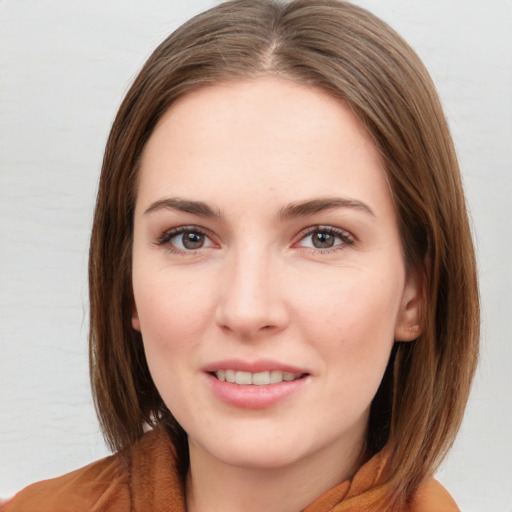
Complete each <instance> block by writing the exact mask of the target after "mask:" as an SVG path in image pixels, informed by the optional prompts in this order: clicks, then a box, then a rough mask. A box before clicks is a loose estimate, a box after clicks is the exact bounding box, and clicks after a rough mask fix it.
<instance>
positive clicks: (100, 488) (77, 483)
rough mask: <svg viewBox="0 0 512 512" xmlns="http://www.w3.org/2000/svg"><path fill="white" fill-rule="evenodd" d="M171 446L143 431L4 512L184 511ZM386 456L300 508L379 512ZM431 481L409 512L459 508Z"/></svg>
mask: <svg viewBox="0 0 512 512" xmlns="http://www.w3.org/2000/svg"><path fill="white" fill-rule="evenodd" d="M175 460H176V457H175V452H174V448H173V446H172V444H171V442H170V441H169V438H168V437H167V434H166V433H165V432H164V431H163V430H159V429H157V430H154V431H152V432H150V433H148V434H146V435H145V436H144V437H143V438H142V439H141V440H140V441H139V442H138V443H136V444H135V445H134V446H133V447H132V449H130V450H128V451H127V452H126V453H122V454H117V455H112V456H110V457H107V458H105V459H102V460H100V461H97V462H94V463H93V464H89V465H88V466H85V467H84V468H81V469H78V470H76V471H73V472H71V473H68V474H66V475H64V476H61V477H59V478H54V479H52V480H44V481H42V482H38V483H35V484H32V485H30V486H28V487H27V488H26V489H24V490H23V491H21V492H20V493H19V494H17V495H16V496H15V497H14V498H13V499H12V500H10V501H8V502H7V503H5V504H4V505H2V506H1V507H0V509H1V511H2V512H70V511H73V512H132V511H137V512H185V499H184V494H183V487H182V484H181V481H180V478H179V476H178V474H177V473H176V470H175ZM383 462H384V456H383V455H382V453H380V454H377V455H376V456H375V457H373V458H372V459H371V460H370V461H368V462H367V463H366V464H365V465H364V466H363V467H362V468H361V469H360V470H359V471H358V472H357V473H356V475H355V476H354V478H353V479H352V480H350V481H346V482H343V483H341V484H339V485H337V486H336V487H334V488H333V489H331V490H330V491H328V492H326V493H325V494H323V495H322V496H320V497H319V498H318V499H317V500H315V501H314V502H313V503H312V504H311V505H310V506H309V507H307V508H306V509H305V511H304V512H378V511H377V510H376V509H375V505H374V504H375V503H376V501H378V500H379V499H380V498H382V497H383V496H385V493H386V489H385V486H382V485H380V484H379V481H380V480H381V479H382V476H383V475H382V470H383V465H384V464H383ZM458 511H459V509H458V508H457V505H456V504H455V502H454V501H453V499H452V498H451V497H450V495H449V494H448V493H447V492H446V491H445V490H444V488H443V487H442V486H441V484H439V483H438V482H436V481H435V480H434V479H430V480H427V481H426V482H425V483H424V484H423V485H422V486H420V488H419V489H418V492H417V493H416V495H415V498H414V500H413V502H412V503H411V504H410V505H409V507H408V508H407V512H458Z"/></svg>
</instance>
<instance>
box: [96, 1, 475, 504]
mask: <svg viewBox="0 0 512 512" xmlns="http://www.w3.org/2000/svg"><path fill="white" fill-rule="evenodd" d="M262 74H271V75H276V76H281V77H283V78H287V79H290V80H293V81H295V82H298V83H302V84H307V85H312V86H316V87H320V88H322V89H324V90H327V91H329V92H330V93H331V94H333V95H335V96H336V97H338V98H340V100H342V101H344V102H345V103H346V104H348V105H349V106H350V107H351V108H352V110H353V112H354V113H355V115H356V116H357V117H358V118H359V119H360V121H361V122H362V123H363V124H364V125H365V126H366V128H367V130H368V132H369V133H370V134H371V136H372V137H373V139H374V143H375V145H376V147H377V148H378V150H379V151H380V153H381V154H382V158H383V161H384V164H385V169H386V172H387V176H388V181H389V184H390V187H391V191H392V194H393V198H394V201H395V204H396V209H397V212H398V217H399V222H400V231H401V236H402V240H403V248H404V254H405V258H406V262H407V265H408V266H409V268H412V267H414V268H416V269H420V270H421V271H422V273H423V275H425V276H426V279H425V291H424V293H425V307H424V311H423V320H422V334H421V336H420V337H419V338H418V339H417V340H416V341H414V342H411V343H401V342H397V343H395V347H394V349H393V353H392V355H391V358H390V361H389V364H388V368H387V370H386V374H385V376H384V379H383V381H382V384H381V386H380V388H379V391H378V393H377V395H376V397H375V399H374V401H373V403H372V410H371V414H370V424H369V428H368V433H367V442H366V455H367V457H369V456H371V455H373V454H374V453H376V452H377V451H379V450H380V449H382V448H383V447H384V446H386V447H387V449H389V453H390V458H389V466H388V473H387V475H388V481H389V482H390V488H391V489H392V491H391V496H390V498H393V499H394V500H395V501H396V500H400V499H406V498H407V497H408V496H410V495H411V494H412V493H413V492H414V490H415V488H416V487H417V485H418V484H419V482H420V481H421V480H422V479H423V478H424V477H425V476H427V475H429V474H431V473H432V472H433V471H434V469H435V468H436V466H437V465H438V463H439V462H440V461H441V459H442V458H443V456H444V454H445V453H446V451H447V450H448V448H449V447H450V445H451V444H452V442H453V439H454V437H455V434H456V432H457V430H458V428H459V425H460V422H461V420H462V416H463V411H464V408H465V405H466V401H467V398H468V393H469V389H470V383H471V380H472V377H473V374H474V370H475V365H476V361H477V352H478V337H479V303H478V290H477V278H476V269H475V266H476V265H475V257H474V251H473V245H472V240H471V233H470V227H469V223H468V216H467V212H466V206H465V201H464V195H463V190H462V185H461V178H460V174H459V169H458V164H457V160H456V156H455V152H454V148H453V144H452V141H451V137H450V134H449V131H448V127H447V123H446V120H445V118H444V115H443V113H442V109H441V106H440V103H439V100H438V97H437V94H436V91H435V88H434V86H433V84H432V82H431V79H430V77H429V75H428V73H427V71H426V70H425V68H424V66H423V64H422V63H421V61H420V60H419V58H418V57H417V55H416V54H415V53H414V51H413V50H412V49H411V48H410V47H409V46H408V45H407V43H405V42H404V41H403V40H402V39H401V37H400V36H398V35H397V34H396V33H395V32H394V31H393V30H392V29H391V28H390V27H388V26H387V25H386V24H385V23H383V22H382V21H380V20H379V19H378V18H376V17H375V16H373V15H372V14H370V13H369V12H367V11H366V10H364V9H361V8H359V7H356V6H354V5H351V4H350V3H346V2H342V1H336V0H298V1H294V2H291V3H284V4H280V3H276V2H273V1H270V0H234V1H231V2H226V3H224V4H221V5H218V6H217V7H214V8H213V9H211V10H209V11H206V12H205V13H203V14H201V15H199V16H197V17H195V18H193V19H192V20H190V21H189V22H187V23H186V24H185V25H183V26H182V27H181V28H179V29H178V30H177V31H176V32H174V33H173V34H172V35H171V36H169V37H168V38H167V39H166V40H165V41H164V42H163V43H162V44H161V45H160V46H159V47H158V48H157V49H156V50H155V51H154V53H153V54H152V55H151V57H150V58H149V59H148V61H147V62H146V64H145V65H144V67H143V69H142V70H141V72H140V73H139V75H138V76H137V78H136V79H135V82H134V84H133V85H132V87H131V88H130V90H129V92H128V94H127V95H126V98H125V99H124V101H123V103H122V105H121V107H120V109H119V112H118V114H117V117H116V119H115V121H114V124H113V126H112V130H111V133H110V136H109V139H108V143H107V147H106V151H105V157H104V161H103V169H102V174H101V179H100V185H99V192H98V199H97V205H96V212H95V217H94V225H93V230H92V238H91V248H90V260H89V286H90V358H91V363H90V364H91V366H90V368H91V378H92V386H93V391H94V398H95V403H96V408H97V411H98V415H99V418H100V422H101V425H102V428H103V431H104V434H105V438H106V440H107V442H108V443H109V445H110V447H111V448H113V449H117V450H120V449H122V448H125V447H127V446H129V445H130V444H131V443H133V442H134V441H135V440H137V439H138V438H139V437H140V436H141V435H142V434H143V429H144V427H145V425H146V424H150V425H154V424H155V423H156V422H158V421H163V422H165V424H166V425H167V427H168V428H169V431H170V432H171V433H173V434H174V436H175V440H176V442H177V444H178V445H179V446H181V448H183V449H186V446H185V445H186V437H185V436H184V432H183V431H182V430H181V427H179V425H178V424H177V423H176V421H175V420H174V419H173V418H172V415H171V414H170V412H169V411H168V410H167V408H166V406H165V404H164V403H163V401H162V399H161V398H160V396H159V394H158V391H157V390H156V388H155V386H154V384H153V381H152V379H151V376H150V373H149V370H148V366H147V363H146V359H145V356H144V351H143V345H142V340H141V336H140V334H139V333H138V332H136V331H135V330H134V329H132V326H131V315H132V307H133V296H132V285H131V246H132V231H133V213H134V206H135V200H136V187H137V172H138V161H139V158H140V155H141V152H142V150H143V148H144V145H145V143H146V142H147V140H148V138H149V137H150V135H151V133H152V131H153V129H154V127H155V125H156V124H157V122H158V120H159V119H160V118H161V116H162V114H163V113H164V112H166V110H167V109H168V108H169V107H170V105H171V104H172V103H173V102H174V101H175V100H176V98H178V97H179V96H181V95H183V94H185V93H187V92H188V91H191V90H193V89H195V88H197V87H201V86H203V85H206V84H211V83H217V82H219V81H225V80H233V79H235V80H236V79H248V78H252V77H256V76H258V75H262ZM185 463H186V462H185Z"/></svg>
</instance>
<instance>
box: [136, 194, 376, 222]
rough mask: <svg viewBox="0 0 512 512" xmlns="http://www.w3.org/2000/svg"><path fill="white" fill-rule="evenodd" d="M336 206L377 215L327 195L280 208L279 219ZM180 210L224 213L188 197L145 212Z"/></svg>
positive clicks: (208, 214)
mask: <svg viewBox="0 0 512 512" xmlns="http://www.w3.org/2000/svg"><path fill="white" fill-rule="evenodd" d="M335 208H354V209H357V210H361V211H363V212H366V213H368V214H369V215H371V216H373V217H375V213H373V210H372V209H371V208H370V207H369V206H368V205H367V204H366V203H363V202H362V201H359V200H357V199H350V198H341V197H326V198H319V199H310V200H308V201H302V202H297V203H290V204H288V205H286V206H284V207H283V208H281V210H279V215H278V216H279V219H280V220H281V221H284V220H288V219H292V218H297V217H306V216H308V215H313V214H315V213H320V212H323V211H326V210H333V209H335ZM167 209H171V210H180V211H182V212H186V213H191V214H193V215H199V216H200V217H208V218H214V219H219V218H221V217H222V213H221V211H220V210H218V209H217V208H215V207H213V206H210V205H209V204H208V203H205V202H203V201H192V200H188V199H181V198H179V197H168V198H165V199H159V200H158V201H155V202H154V203H151V205H150V206H149V207H148V208H147V209H146V210H145V211H144V214H149V213H152V212H155V211H158V210H167Z"/></svg>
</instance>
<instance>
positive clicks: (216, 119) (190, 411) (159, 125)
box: [5, 0, 479, 512]
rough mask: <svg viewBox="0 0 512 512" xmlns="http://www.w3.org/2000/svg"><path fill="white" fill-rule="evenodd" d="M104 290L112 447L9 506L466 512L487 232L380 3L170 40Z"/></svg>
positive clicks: (113, 226) (312, 4)
mask: <svg viewBox="0 0 512 512" xmlns="http://www.w3.org/2000/svg"><path fill="white" fill-rule="evenodd" d="M90 302H91V334H90V347H91V352H90V356H91V375H92V381H93V389H94V394H95V400H96V405H97V410H98V414H99V417H100V420H101V423H102V427H103V430H104V433H105V436H106V439H107V441H108V442H109V444H110V446H111V447H112V448H113V449H114V450H115V451H116V454H115V455H113V456H111V457H109V458H107V459H104V460H102V461H99V462H96V463H94V464H92V465H90V466H87V467H86V468H82V469H80V470H78V471H75V472H73V473H70V474H68V475H65V476H63V477H60V478H58V479H54V480H51V481H46V482H41V483H39V484H34V485H33V486H30V487H29V488H27V489H26V490H24V491H22V492H21V493H20V494H19V495H18V496H17V497H15V498H14V499H13V500H12V501H11V502H10V503H9V504H7V505H6V506H5V510H7V511H14V510H70V509H72V510H116V511H117V510H132V509H134V510H185V509H186V510H188V511H189V512H190V511H198V510H202V511H204V510H206V511H207V510H223V511H229V510H240V509H247V510H252V509H254V510H262V509H265V510H276V511H277V510H283V511H287V510H308V511H325V510H337V511H342V510H343V511H345V510H347V511H348V510H353V511H355V510H415V511H423V510H425V511H427V510H428V511H432V510H439V511H448V510H457V508H456V505H455V504H454V503H453V500H452V499H451V498H450V497H449V495H448V494H447V493H446V491H444V489H442V487H441V486H440V485H439V484H438V483H437V482H435V481H434V480H433V479H432V478H431V475H432V474H433V472H434V470H435V468H436V467H437V465H438V464H439V462H440V460H441V459H442V457H443V455H444V454H445V453H446V450H447V449H448V448H449V446H450V444H451V443H452V441H453V438H454V436H455V433H456V431H457V429H458V426H459V424H460V421H461V419H462V414H463V410H464V406H465V403H466V400H467V396H468V392H469V387H470V383H471V379H472V376H473V373H474V368H475V364H476V359H477V343H478V318H479V315H478V299H477V284H476V273H475V261H474V254H473V249H472V243H471V236H470V231H469V227H468V221H467V215H466V210H465V204H464V197H463V192H462V187H461V183H460V176H459V171H458V167H457V162H456V158H455V154H454V151H453V147H452V144H451V140H450V136H449V133H448V129H447V126H446V122H445V119H444V116H443V114H442V111H441V108H440V105H439V101H438V99H437V96H436V94H435V90H434V87H433V85H432V83H431V81H430V79H429V77H428V74H427V72H426V71H425V69H424V67H423V66H422V64H421V63H420V62H419V60H418V58H417V56H416V55H415V54H414V52H413V51H412V50H411V49H410V48H409V47H408V46H407V45H406V43H405V42H404V41H403V40H402V39H400V38H399V36H397V35H396V34H395V33H394V32H393V31H392V30H391V29H390V28H389V27H387V26H386V25H385V24H384V23H382V22H381V21H379V20H378V19H376V18H375V17H374V16H372V15H371V14H369V13H368V12H366V11H364V10H362V9H360V8H357V7H354V6H352V5H350V4H347V3H344V2H337V1H332V0H321V1H313V0H307V1H298V2H293V3H291V4H288V5H279V4H274V3H271V2H268V1H245V0H244V1H234V2H228V3H225V4H221V5H219V6H218V7H215V8H214V9H212V10H210V11H207V12H206V13H204V14H202V15H200V16H198V17H196V18H194V19H193V20H191V21H189V22H188V23H187V24H185V25H184V26H183V27H181V28H180V29H179V30H178V31H176V32H175V33H174V34H172V35H171V36H170V37H169V38H168V39H167V40H166V41H164V42H163V43H162V44H161V45H160V46H159V47H158V48H157V49H156V51H155V52H154V53H153V55H152V56H151V57H150V59H149V60H148V62H147V63H146V64H145V66H144V68H143V69H142V71H141V73H140V74H139V76H138V77H137V79H136V80H135V83H134V84H133V86H132V88H131V89H130V91H129V92H128V94H127V97H126V98H125V100H124V102H123V104H122V106H121V108H120V111H119V113H118V115H117V118H116V120H115V122H114V125H113V127H112V131H111V134H110V138H109V141H108V144H107V148H106V152H105V159H104V165H103V170H102V177H101V182H100V187H99V192H98V200H97V207H96V215H95V220H94V226H93V233H92V239H91V251H90ZM147 430H151V431H150V432H147V433H145V432H146V431H147Z"/></svg>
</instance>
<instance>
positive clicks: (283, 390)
mask: <svg viewBox="0 0 512 512" xmlns="http://www.w3.org/2000/svg"><path fill="white" fill-rule="evenodd" d="M227 369H229V370H235V371H242V372H251V373H257V372H264V371H271V370H280V371H282V372H290V373H296V374H305V375H304V376H303V377H301V378H300V379H297V380H294V381H291V382H279V383H278V384H268V385H266V386H254V385H247V386H241V385H239V384H233V383H231V382H225V381H221V380H219V379H217V377H216V376H215V375H214V374H213V373H214V372H215V371H217V370H227ZM203 371H204V372H205V376H206V378H207V384H208V386H209V387H210V389H211V390H212V392H213V394H214V395H215V396H216V397H217V398H219V399H220V400H222V401H223V402H225V403H227V404H229V405H232V406H234V407H241V408H245V409H265V408H269V407H272V406H274V405H276V404H278V403H279V402H281V401H282V400H285V399H286V398H288V397H290V396H291V395H293V394H295V393H298V392H300V391H301V390H302V389H303V388H304V386H305V385H306V384H307V383H309V382H310V376H309V374H308V372H305V371H304V370H303V369H300V368H297V367H294V366H290V365H287V364H282V363H279V362H276V361H271V360H268V359H260V360H258V361H252V362H249V361H241V360H239V359H232V360H223V361H218V362H215V363H211V364H208V365H206V366H205V367H204V368H203Z"/></svg>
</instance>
